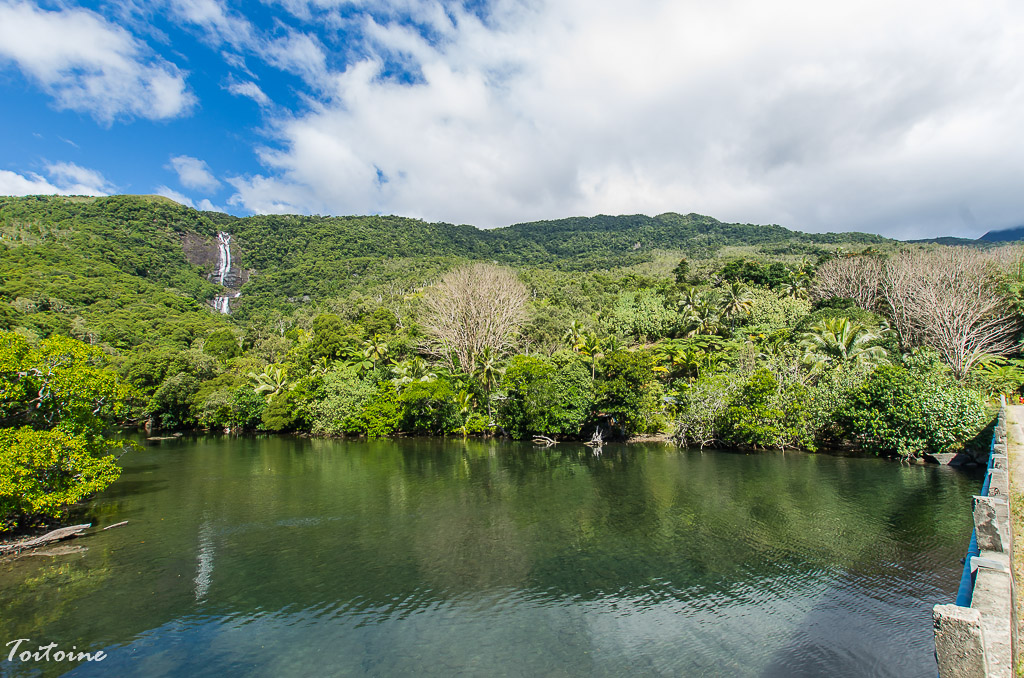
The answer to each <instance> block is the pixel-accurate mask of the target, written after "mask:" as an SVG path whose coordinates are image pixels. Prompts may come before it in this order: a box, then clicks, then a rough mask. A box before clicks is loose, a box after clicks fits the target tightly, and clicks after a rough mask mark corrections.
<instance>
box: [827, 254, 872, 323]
mask: <svg viewBox="0 0 1024 678" xmlns="http://www.w3.org/2000/svg"><path fill="white" fill-rule="evenodd" d="M884 268H885V264H884V262H883V261H882V260H881V259H879V258H878V257H875V256H857V257H841V258H835V259H829V260H828V261H826V262H824V263H823V264H822V265H821V267H819V268H818V272H817V274H816V275H815V278H814V285H813V286H812V287H811V293H812V295H813V296H814V298H815V299H816V300H819V301H820V300H824V299H831V298H833V297H840V298H848V299H853V300H854V301H855V302H856V303H857V305H858V306H860V307H861V308H862V309H864V310H865V311H874V310H875V309H876V308H877V307H878V302H879V295H880V294H881V285H882V272H883V270H884Z"/></svg>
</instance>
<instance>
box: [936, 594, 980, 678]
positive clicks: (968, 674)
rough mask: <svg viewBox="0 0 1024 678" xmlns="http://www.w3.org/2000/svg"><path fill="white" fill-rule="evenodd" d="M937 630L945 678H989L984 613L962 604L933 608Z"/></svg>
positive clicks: (937, 658)
mask: <svg viewBox="0 0 1024 678" xmlns="http://www.w3.org/2000/svg"><path fill="white" fill-rule="evenodd" d="M932 623H933V625H934V627H935V658H936V660H938V662H939V676H940V677H941V678H985V676H987V675H988V660H987V658H986V657H985V636H984V632H983V631H982V629H981V612H979V611H978V610H975V609H973V608H970V607H960V606H959V605H936V606H935V607H933V608H932Z"/></svg>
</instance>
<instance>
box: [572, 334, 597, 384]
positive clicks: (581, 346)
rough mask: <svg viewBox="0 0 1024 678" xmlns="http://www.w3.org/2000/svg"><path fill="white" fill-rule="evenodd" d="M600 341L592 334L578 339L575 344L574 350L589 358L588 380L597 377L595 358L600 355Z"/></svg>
mask: <svg viewBox="0 0 1024 678" xmlns="http://www.w3.org/2000/svg"><path fill="white" fill-rule="evenodd" d="M601 343H602V342H601V340H600V339H598V338H597V335H596V334H595V333H593V332H591V333H589V334H585V335H583V336H582V337H580V340H579V341H578V342H577V343H576V347H575V348H576V350H577V351H579V352H580V353H582V354H583V355H585V356H587V357H588V358H590V378H591V379H594V378H595V377H597V356H599V355H602V352H601V349H602V346H601Z"/></svg>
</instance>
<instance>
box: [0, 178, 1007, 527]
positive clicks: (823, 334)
mask: <svg viewBox="0 0 1024 678" xmlns="http://www.w3.org/2000/svg"><path fill="white" fill-rule="evenodd" d="M218 231H228V232H230V233H231V234H232V243H233V244H234V245H235V247H236V249H235V250H234V255H235V257H236V258H237V259H238V260H239V262H240V264H241V266H243V267H245V268H246V269H248V270H249V271H250V272H251V273H252V276H251V277H250V278H249V279H248V280H247V282H245V283H244V285H242V287H241V292H242V296H241V297H240V298H239V299H238V300H237V303H235V304H233V305H232V309H233V313H232V314H231V315H230V316H228V315H221V314H218V313H215V312H214V311H213V310H212V308H211V307H210V304H209V302H210V300H211V299H212V298H213V297H214V296H215V295H217V294H218V293H222V292H221V290H222V288H221V287H220V286H219V285H217V284H214V283H213V282H211V279H213V276H212V273H213V270H214V266H215V264H216V262H215V261H211V260H209V257H207V258H206V259H203V257H201V256H198V255H195V256H193V255H190V256H189V257H186V254H185V250H188V249H189V248H192V249H193V250H195V251H199V250H201V249H202V246H203V245H202V244H203V243H207V244H209V243H212V242H213V241H214V239H215V237H216V233H217V232H218ZM190 243H191V244H190ZM197 243H198V244H197ZM0 246H2V250H0V252H2V255H0V329H4V330H8V332H7V333H5V334H3V335H2V338H0V344H2V345H0V351H3V354H2V356H0V357H2V358H3V361H4V362H3V364H2V365H0V368H2V370H3V372H2V374H0V378H2V379H3V380H4V381H3V388H4V389H5V390H4V393H3V397H4V398H5V399H6V400H4V401H3V403H0V404H3V406H4V407H5V408H6V410H4V412H2V413H0V416H3V417H4V421H3V423H2V426H3V427H5V428H3V429H2V430H0V441H2V442H0V445H2V447H3V449H2V450H0V454H2V462H0V521H5V522H4V523H3V525H0V527H2V526H10V525H12V524H14V522H15V521H16V520H19V518H18V516H26V515H29V516H31V515H34V516H44V517H45V516H52V515H55V513H56V512H59V511H60V510H61V509H63V508H64V507H65V506H67V505H68V504H69V503H72V502H74V501H77V500H78V499H79V498H81V497H82V496H84V495H85V494H88V493H89V492H91V491H94V490H95V489H98V488H100V487H102V486H104V485H105V484H106V483H109V482H111V481H112V479H113V478H114V477H116V465H114V464H113V463H112V461H111V460H110V457H109V454H110V452H111V445H110V444H109V442H108V439H107V438H106V437H105V435H104V434H105V431H106V429H105V427H106V426H108V425H110V424H120V425H125V424H133V425H139V426H142V425H147V426H149V427H150V428H151V429H188V428H201V429H212V430H223V429H229V430H232V431H236V432H237V431H268V432H287V431H295V432H311V433H314V434H321V435H366V436H370V437H374V436H385V435H393V434H410V435H492V434H494V435H508V436H511V437H514V438H531V437H535V436H546V437H548V438H551V439H556V440H561V439H568V438H577V439H589V438H591V436H592V435H593V434H594V433H595V431H597V432H599V433H600V434H601V435H603V436H605V437H606V438H607V437H627V436H630V435H637V434H661V435H668V436H671V437H672V438H673V439H675V440H677V441H678V442H679V443H680V444H685V445H696V446H707V445H712V446H729V447H744V448H750V449H763V448H801V449H808V450H814V449H818V448H820V447H835V446H855V447H858V448H861V449H864V450H867V451H871V452H875V453H879V454H886V455H895V456H900V457H914V456H919V455H920V454H922V453H924V452H943V451H951V450H956V449H959V448H961V447H963V445H964V444H965V443H967V442H968V441H970V440H971V439H972V437H974V436H975V435H976V434H977V433H978V432H979V430H980V429H981V428H982V427H983V426H984V425H985V423H986V422H987V420H988V418H989V412H988V411H987V409H986V407H987V406H989V405H990V403H991V397H992V396H993V395H995V394H998V393H1007V394H1013V393H1015V392H1017V391H1019V389H1020V386H1021V384H1022V383H1024V372H1022V370H1021V367H1020V365H1021V363H1020V362H1018V358H1019V355H1018V351H1019V349H1018V347H1017V341H1018V339H1019V337H1018V336H1017V332H1018V325H1017V316H1018V314H1019V312H1020V311H1019V310H1020V309H1021V308H1022V307H1024V303H1022V302H1021V290H1024V272H1022V269H1021V266H1020V265H1019V262H1018V261H1017V258H1016V253H1011V254H1008V253H1007V252H1006V251H1003V250H992V251H990V252H989V253H987V254H977V256H979V257H983V258H982V259H979V260H977V261H974V260H971V261H969V262H961V261H960V259H957V257H960V255H958V254H957V252H962V251H963V250H962V248H958V249H954V248H946V247H941V246H938V245H916V246H913V247H912V248H911V249H912V252H910V253H900V250H901V249H907V247H908V246H906V245H902V244H900V243H895V242H893V241H888V240H885V239H884V238H880V237H878V236H870V235H865V234H824V235H814V234H801V233H795V232H792V231H788V230H786V229H783V228H781V227H778V226H753V225H743V224H723V223H721V222H718V221H716V220H714V219H711V218H709V217H701V216H698V215H686V216H682V215H677V214H664V215H660V216H657V217H653V218H652V217H645V216H626V217H603V216H602V217H595V218H591V219H582V218H581V219H566V220H560V221H552V222H537V223H533V224H519V225H515V226H510V227H508V228H503V229H495V230H492V231H480V230H478V229H475V228H473V227H470V226H453V225H449V224H429V223H425V222H422V221H417V220H412V219H403V218H398V217H376V216H374V217H331V218H327V217H301V216H260V217H248V218H244V219H242V218H236V217H231V216H228V215H223V214H217V213H204V212H197V211H195V210H191V209H188V208H185V207H182V206H180V205H177V204H176V203H173V202H171V201H168V200H165V199H162V198H155V197H139V196H115V197H110V198H97V199H92V198H56V197H29V198H0ZM214 249H215V247H214ZM915 253H916V254H915ZM193 254H194V252H193ZM915 257H916V258H915ZM928 257H932V258H933V259H932V260H930V259H927V258H928ZM935 257H938V258H939V259H934V258H935ZM942 257H946V258H949V262H951V263H953V264H957V265H958V266H959V265H960V264H963V266H960V268H957V266H952V265H947V264H946V263H943V262H944V261H945V260H942ZM961 259H962V257H961ZM189 260H191V261H193V262H195V263H189ZM472 262H487V263H486V264H483V263H479V264H476V265H471V264H472ZM958 262H959V263H958ZM947 263H948V262H947ZM901 266H902V268H900V267H901ZM915 266H916V267H917V268H914V267H915ZM931 268H934V269H939V270H961V271H967V272H976V273H977V275H974V276H973V277H972V276H971V275H967V273H965V274H964V275H963V276H961V278H957V279H956V280H952V279H949V280H946V279H943V280H939V279H931V278H927V276H925V275H924V274H923V273H922V271H927V270H930V269H931ZM460 271H461V273H459V272H460ZM510 272H511V275H510V274H509V273H510ZM457 274H458V275H457ZM470 274H472V275H475V276H478V277H477V278H474V279H472V280H470V281H469V282H468V283H467V281H466V280H465V276H466V275H470ZM459 275H462V278H459ZM901 275H902V276H903V277H902V278H901V277H899V276H901ZM914 276H917V277H914ZM459 280H461V283H460V282H459ZM901 281H902V282H901ZM907 281H910V282H909V283H908V282H907ZM911 283H913V284H911ZM460 285H461V287H460ZM900 285H904V287H900ZM908 285H909V286H908ZM913 285H917V287H914V286H913ZM929 285H930V286H931V287H929ZM972 285H973V286H974V287H971V286H972ZM936 288H942V289H947V288H948V289H951V290H953V291H957V290H961V291H963V292H964V293H965V294H969V293H974V292H977V293H978V294H983V295H985V299H987V300H988V301H989V302H991V303H990V304H989V305H987V306H986V307H985V309H986V310H985V311H984V312H983V313H982V314H981V315H979V316H978V318H977V319H975V320H971V321H970V322H968V323H966V324H965V326H964V327H961V328H957V327H954V328H953V330H951V331H953V332H966V333H968V334H970V333H971V332H975V334H977V332H976V330H978V329H979V327H980V328H982V329H984V328H990V329H992V331H993V332H994V334H993V335H992V336H988V337H984V336H983V337H980V338H979V337H977V336H974V335H973V334H972V335H971V340H970V342H967V343H966V344H964V345H969V346H971V347H973V348H971V350H970V352H969V355H960V354H954V352H953V351H952V349H951V348H950V347H951V346H953V345H954V344H957V340H958V337H956V336H948V335H949V331H947V330H948V328H947V330H943V331H945V332H946V334H943V332H942V331H939V329H937V328H935V327H929V326H928V324H929V323H928V317H927V316H924V317H922V314H921V313H920V312H917V313H916V315H915V313H911V312H910V310H913V309H910V304H909V303H904V302H902V301H900V300H901V299H911V298H913V299H917V300H920V299H924V298H926V297H927V295H928V294H930V293H931V292H934V289H936ZM975 288H977V289H975ZM488 290H492V291H494V294H493V295H492V296H488V294H489V292H488ZM913 294H917V295H918V296H917V297H914V296H913ZM460 295H461V296H460ZM900 295H904V296H900ZM907 295H909V296H907ZM922 295H923V296H922ZM932 296H935V295H934V294H933V295H932ZM936 299H937V297H936ZM940 301H941V300H940ZM954 302H955V300H945V301H941V303H940V306H949V307H951V308H955V307H956V306H955V303H954ZM488 303H491V304H492V306H491V307H488V306H487V304H488ZM913 306H914V308H915V309H916V308H917V307H919V306H922V304H921V303H920V302H919V301H915V302H914V303H913ZM925 306H927V304H925ZM465 309H472V310H473V313H469V312H468V311H466V312H463V310H465ZM935 313H938V311H935ZM474 314H475V315H474ZM467 318H475V319H474V320H471V321H470V320H467ZM491 319H500V320H501V323H498V324H499V325H500V327H499V326H497V325H496V326H495V327H490V326H489V327H488V332H486V333H477V334H478V335H479V336H477V335H476V334H473V332H471V331H470V330H472V329H473V328H474V327H479V326H481V325H482V324H485V323H489V322H491ZM495 322H497V321H495ZM460 323H462V324H461V325H460ZM971 323H974V324H973V325H972V324H971ZM947 324H948V323H947ZM953 324H954V325H955V324H956V323H953ZM961 324H964V323H961ZM993 328H994V329H993ZM470 335H472V336H470ZM460 342H463V343H461V344H460ZM971 342H973V343H971ZM960 343H961V344H963V343H964V342H960ZM957 345H959V344H957ZM54 356H71V357H69V358H67V359H66V360H65V359H63V358H61V359H60V360H57V363H59V364H60V365H61V368H60V369H63V370H71V373H73V374H80V375H82V379H84V380H85V381H84V382H83V383H81V384H78V385H76V386H75V387H74V388H75V390H76V392H78V393H80V394H81V398H80V401H76V402H80V405H75V406H74V407H72V406H71V405H68V406H67V407H69V408H70V409H68V410H67V411H61V412H58V413H57V414H55V415H54V416H53V417H51V418H50V419H49V420H47V421H46V422H42V421H40V420H39V419H38V417H37V416H36V415H35V414H32V413H31V412H30V410H31V407H29V404H30V403H32V402H33V399H34V398H35V399H38V398H39V397H40V394H41V393H43V392H47V393H50V391H47V389H46V388H44V387H43V386H40V385H39V384H36V383H34V382H31V379H30V378H29V377H28V376H26V375H29V374H30V373H31V374H33V375H34V374H37V373H38V374H43V373H47V371H46V369H43V368H41V367H39V366H40V365H46V364H50V363H52V362H53V360H54ZM47 361H50V362H47ZM55 364H56V363H55ZM85 366H88V369H87V370H86V368H85ZM47 369H48V368H47ZM33 370H35V371H34V372H33ZM32 378H38V377H32ZM40 389H41V390H40ZM111 389H118V390H117V396H116V397H114V396H113V395H112V394H113V391H111ZM97 399H98V400H97ZM986 399H988V400H986ZM115 401H116V403H117V404H116V405H115ZM62 402H63V401H62ZM90 403H91V404H92V408H91V409H89V411H90V412H92V411H93V410H95V412H94V413H93V415H92V416H91V418H90V417H85V416H84V415H81V413H82V412H83V411H84V410H82V409H81V408H83V407H88V406H89V404H90ZM76 407H78V408H79V409H75V408H76ZM104 408H107V409H104ZM30 415H31V416H30ZM47 455H48V456H47ZM62 455H66V456H67V459H68V460H69V462H68V463H67V464H64V466H61V464H62V463H64V462H63V461H61V459H62ZM55 465H56V466H55ZM58 467H59V468H60V470H59V471H57V470H56V469H57V468H58ZM40 469H43V470H40ZM45 469H50V470H49V471H45ZM46 473H50V475H48V476H46V477H47V478H50V479H51V480H52V481H53V482H55V483H57V484H53V485H46V484H45V483H43V484H41V483H42V481H40V480H39V478H41V477H43V476H42V475H40V474H43V475H46ZM29 476H31V478H30V477H29ZM69 477H75V478H80V479H82V482H80V483H79V484H78V485H76V486H75V487H70V486H65V485H60V482H64V481H62V480H60V479H61V478H64V479H65V480H66V479H67V478H69ZM33 478H34V479H33ZM47 482H50V481H49V480H48V481H47ZM33 483H34V484H33ZM32 488H43V490H41V491H42V494H46V495H48V496H50V499H47V500H46V501H42V500H38V499H33V497H37V496H41V495H38V493H37V494H33V493H35V492H36V489H32ZM47 502H50V503H47Z"/></svg>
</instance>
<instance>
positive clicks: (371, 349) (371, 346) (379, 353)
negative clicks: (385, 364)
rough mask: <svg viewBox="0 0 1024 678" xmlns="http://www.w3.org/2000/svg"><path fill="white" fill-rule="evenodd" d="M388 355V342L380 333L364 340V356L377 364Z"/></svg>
mask: <svg viewBox="0 0 1024 678" xmlns="http://www.w3.org/2000/svg"><path fill="white" fill-rule="evenodd" d="M387 355H388V343H387V341H385V340H384V338H383V337H382V336H380V335H379V334H375V335H373V338H372V339H367V340H366V341H364V342H363V357H364V358H366V359H367V360H369V361H370V362H371V363H372V364H373V365H376V364H377V363H378V362H380V361H381V360H384V358H386V357H387Z"/></svg>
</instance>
